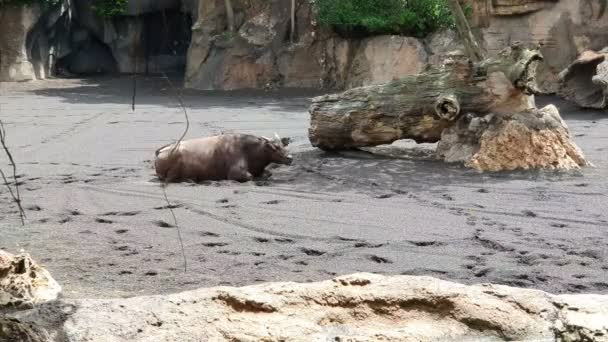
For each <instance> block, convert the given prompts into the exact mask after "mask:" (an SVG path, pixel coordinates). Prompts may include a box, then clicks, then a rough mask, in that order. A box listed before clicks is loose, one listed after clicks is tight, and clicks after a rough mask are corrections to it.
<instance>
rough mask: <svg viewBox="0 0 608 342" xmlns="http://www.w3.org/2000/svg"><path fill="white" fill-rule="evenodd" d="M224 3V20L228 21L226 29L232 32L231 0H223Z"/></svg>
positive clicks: (232, 14) (232, 11)
mask: <svg viewBox="0 0 608 342" xmlns="http://www.w3.org/2000/svg"><path fill="white" fill-rule="evenodd" d="M224 3H225V4H226V20H227V21H228V31H230V32H234V27H235V24H234V9H233V8H232V0H224Z"/></svg>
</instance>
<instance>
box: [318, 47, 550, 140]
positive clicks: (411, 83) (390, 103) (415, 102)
mask: <svg viewBox="0 0 608 342" xmlns="http://www.w3.org/2000/svg"><path fill="white" fill-rule="evenodd" d="M541 59H542V56H541V54H540V53H539V51H538V50H536V49H527V48H523V47H520V46H514V47H512V48H509V49H506V50H505V51H503V52H502V53H501V54H500V55H499V56H498V57H495V58H490V59H485V60H483V61H481V62H478V63H471V62H470V61H468V60H458V61H453V62H451V63H448V64H446V66H444V67H442V68H436V69H431V70H429V71H426V72H424V73H422V74H419V75H415V76H409V77H405V78H403V79H400V80H396V81H393V82H390V83H387V84H383V85H374V86H367V87H360V88H354V89H351V90H348V91H346V92H343V93H339V94H333V95H324V96H320V97H316V98H314V99H313V101H312V105H311V107H310V109H309V111H310V115H311V126H310V128H309V139H310V141H311V143H312V145H313V146H316V147H319V148H321V149H325V150H334V149H349V148H356V147H364V146H376V145H381V144H388V143H391V142H393V141H395V140H399V139H414V140H415V141H417V142H436V141H438V140H439V139H440V137H441V132H442V131H443V130H444V129H445V128H447V127H449V126H451V125H452V124H453V122H454V121H455V120H456V119H457V118H458V117H459V116H460V115H461V114H462V113H468V112H473V113H477V114H487V113H490V112H496V113H504V112H511V113H516V112H519V111H523V110H525V109H528V108H530V107H534V98H533V96H530V95H531V94H534V93H536V92H537V90H536V82H535V74H536V65H537V63H538V61H539V60H541Z"/></svg>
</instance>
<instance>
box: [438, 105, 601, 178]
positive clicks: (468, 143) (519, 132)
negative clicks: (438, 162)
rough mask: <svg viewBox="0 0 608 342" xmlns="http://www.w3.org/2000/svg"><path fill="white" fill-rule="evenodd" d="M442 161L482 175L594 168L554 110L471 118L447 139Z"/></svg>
mask: <svg viewBox="0 0 608 342" xmlns="http://www.w3.org/2000/svg"><path fill="white" fill-rule="evenodd" d="M437 155H438V157H439V158H440V159H442V160H444V161H446V162H460V163H464V165H465V166H467V167H470V168H474V169H477V170H479V171H503V170H516V169H524V170H528V169H562V170H569V169H578V168H580V167H583V166H590V165H591V164H590V163H589V162H587V161H586V159H585V157H584V155H583V153H582V152H581V150H580V149H579V148H578V147H577V146H576V144H575V143H574V142H573V141H572V139H571V137H570V133H569V131H568V127H567V126H566V124H565V123H564V121H563V120H562V119H561V117H560V115H559V112H558V110H557V108H556V107H555V106H553V105H548V106H546V107H544V108H542V109H530V110H528V111H524V112H521V113H517V114H508V113H507V114H489V115H486V116H484V117H475V116H473V115H465V116H463V117H462V118H461V119H459V122H458V123H457V124H455V125H454V126H452V127H450V128H448V129H446V130H445V131H444V132H443V133H442V135H441V140H440V141H439V144H438V146H437Z"/></svg>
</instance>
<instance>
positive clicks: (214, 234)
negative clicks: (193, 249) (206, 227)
mask: <svg viewBox="0 0 608 342" xmlns="http://www.w3.org/2000/svg"><path fill="white" fill-rule="evenodd" d="M198 235H200V236H213V237H219V236H220V235H219V234H216V233H212V232H198Z"/></svg>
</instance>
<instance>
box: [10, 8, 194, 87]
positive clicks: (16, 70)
mask: <svg viewBox="0 0 608 342" xmlns="http://www.w3.org/2000/svg"><path fill="white" fill-rule="evenodd" d="M197 6H198V1H196V0H184V1H181V0H165V1H147V2H137V1H130V2H128V3H127V11H126V12H125V14H124V15H119V16H116V17H113V18H102V17H99V16H98V15H97V14H95V12H94V9H93V0H66V1H61V2H60V4H59V5H57V6H53V7H41V6H39V5H37V4H31V5H22V6H13V5H3V6H2V8H0V53H1V54H2V58H1V60H2V62H1V64H0V81H25V80H34V79H44V78H47V77H49V76H54V75H56V76H73V75H74V74H78V75H90V74H97V73H103V74H108V73H114V72H121V73H163V72H171V73H183V70H184V68H185V65H186V52H187V49H188V46H189V44H190V35H191V26H192V19H191V16H192V11H194V14H196V10H195V8H196V7H197Z"/></svg>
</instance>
